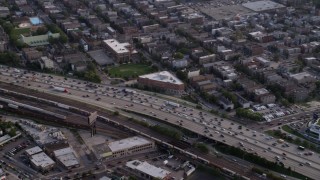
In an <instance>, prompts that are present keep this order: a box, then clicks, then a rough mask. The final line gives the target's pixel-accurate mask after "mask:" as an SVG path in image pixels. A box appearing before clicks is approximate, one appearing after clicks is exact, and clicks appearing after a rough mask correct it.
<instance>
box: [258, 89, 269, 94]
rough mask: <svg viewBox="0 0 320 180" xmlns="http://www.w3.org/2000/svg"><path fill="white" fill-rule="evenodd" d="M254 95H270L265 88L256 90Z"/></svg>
mask: <svg viewBox="0 0 320 180" xmlns="http://www.w3.org/2000/svg"><path fill="white" fill-rule="evenodd" d="M254 93H255V94H256V95H263V94H268V93H269V91H268V90H267V89H265V88H261V89H256V90H254Z"/></svg>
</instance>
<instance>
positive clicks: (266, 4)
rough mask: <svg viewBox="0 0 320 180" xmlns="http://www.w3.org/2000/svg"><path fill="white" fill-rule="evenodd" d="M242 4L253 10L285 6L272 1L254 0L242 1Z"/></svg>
mask: <svg viewBox="0 0 320 180" xmlns="http://www.w3.org/2000/svg"><path fill="white" fill-rule="evenodd" d="M242 6H244V7H246V8H248V9H250V10H252V11H255V12H259V11H267V10H272V9H278V8H284V7H285V6H284V5H282V4H279V3H275V2H273V1H255V2H248V3H243V4H242Z"/></svg>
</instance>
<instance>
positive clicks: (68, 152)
mask: <svg viewBox="0 0 320 180" xmlns="http://www.w3.org/2000/svg"><path fill="white" fill-rule="evenodd" d="M53 154H54V157H55V158H56V160H57V161H58V162H59V163H60V164H61V165H62V166H64V167H65V168H66V169H72V168H76V167H79V166H80V163H79V161H78V159H77V156H76V155H75V152H74V151H73V149H72V148H71V147H67V148H63V149H59V150H55V151H53Z"/></svg>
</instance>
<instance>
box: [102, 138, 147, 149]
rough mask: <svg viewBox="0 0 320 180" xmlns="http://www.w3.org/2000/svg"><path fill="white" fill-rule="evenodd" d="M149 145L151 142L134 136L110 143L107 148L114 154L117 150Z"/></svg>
mask: <svg viewBox="0 0 320 180" xmlns="http://www.w3.org/2000/svg"><path fill="white" fill-rule="evenodd" d="M149 143H151V141H149V140H147V139H144V138H142V137H139V136H134V137H130V138H126V139H121V140H119V141H113V142H110V143H109V144H108V146H109V148H110V150H111V151H112V152H116V151H119V150H123V149H128V148H131V147H135V146H142V145H145V144H149Z"/></svg>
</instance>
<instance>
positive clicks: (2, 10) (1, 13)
mask: <svg viewBox="0 0 320 180" xmlns="http://www.w3.org/2000/svg"><path fill="white" fill-rule="evenodd" d="M8 15H10V11H9V8H8V7H3V6H0V17H2V18H3V17H7V16H8Z"/></svg>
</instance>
